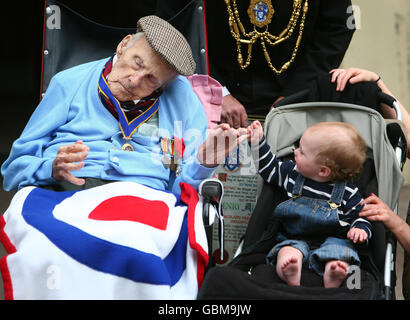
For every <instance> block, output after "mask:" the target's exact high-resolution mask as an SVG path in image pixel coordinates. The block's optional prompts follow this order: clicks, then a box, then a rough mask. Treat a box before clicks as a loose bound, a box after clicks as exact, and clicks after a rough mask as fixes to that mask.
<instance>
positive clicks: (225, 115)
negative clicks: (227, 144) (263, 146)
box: [221, 94, 248, 129]
mask: <svg viewBox="0 0 410 320" xmlns="http://www.w3.org/2000/svg"><path fill="white" fill-rule="evenodd" d="M221 123H227V124H229V126H230V127H232V128H235V129H238V128H240V127H242V128H246V127H247V126H248V115H247V113H246V110H245V108H244V106H243V105H242V104H241V103H240V102H239V101H238V100H236V99H235V97H234V96H232V95H231V94H228V95H226V96H225V97H223V100H222V112H221Z"/></svg>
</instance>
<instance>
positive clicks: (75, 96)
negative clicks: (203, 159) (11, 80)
mask: <svg viewBox="0 0 410 320" xmlns="http://www.w3.org/2000/svg"><path fill="white" fill-rule="evenodd" d="M107 60H108V59H103V60H99V61H94V62H89V63H86V64H82V65H79V66H76V67H73V68H71V69H68V70H65V71H62V72H60V73H58V74H56V75H55V76H54V77H53V79H52V80H51V82H50V85H49V87H48V89H47V92H46V94H45V96H44V98H43V99H42V101H41V103H40V104H39V105H38V107H37V109H36V110H35V111H34V113H33V115H32V116H31V118H30V120H29V122H28V123H27V125H26V127H25V129H24V131H23V132H22V134H21V136H20V137H19V138H18V139H17V140H16V141H15V142H14V143H13V146H12V149H11V152H10V155H9V158H8V159H7V160H6V161H5V162H4V163H3V165H2V167H1V174H2V175H3V177H4V189H5V190H6V191H9V190H12V189H15V188H22V187H24V186H28V185H48V184H52V183H55V182H56V181H55V180H54V179H53V178H52V163H53V161H54V159H55V157H56V154H57V150H58V148H59V147H60V146H63V145H69V144H72V143H74V142H75V141H77V140H80V139H81V140H83V142H84V144H86V145H88V146H89V147H90V151H89V153H88V157H87V158H86V159H85V161H84V162H85V166H84V168H82V169H81V170H78V171H72V174H73V175H75V176H77V177H94V178H99V179H106V180H117V181H135V182H139V183H141V184H144V185H147V186H150V187H153V188H156V189H160V190H169V191H172V192H174V193H176V194H179V193H180V188H179V182H186V183H188V184H190V185H192V186H193V187H195V188H197V186H198V184H199V183H200V181H201V180H203V179H205V178H208V177H209V176H211V175H212V173H213V169H210V168H206V167H203V166H202V165H200V164H199V163H198V162H197V160H196V152H197V148H198V147H199V145H200V144H201V143H202V142H203V140H204V138H205V137H206V133H207V122H206V116H205V112H204V110H203V107H202V105H201V102H200V101H199V99H198V97H197V96H196V94H195V93H194V91H193V90H192V88H191V86H190V84H189V82H188V81H187V79H185V78H184V77H182V76H179V77H177V79H176V80H175V81H173V82H172V83H171V84H169V85H168V86H167V87H166V89H165V91H164V93H163V94H162V95H161V96H160V98H159V111H158V126H159V129H157V130H155V132H154V133H153V135H151V136H146V135H142V134H140V133H138V132H136V133H134V135H133V136H132V140H131V144H132V145H133V147H134V149H135V151H134V152H129V151H122V150H121V146H122V145H123V144H124V142H125V140H124V139H123V136H122V133H121V131H120V127H119V124H118V121H117V120H116V119H115V118H114V117H113V116H112V115H111V114H110V113H109V111H108V110H107V109H106V108H105V107H104V105H103V104H102V102H101V100H100V98H99V95H98V79H99V76H100V74H101V72H102V69H103V67H104V65H105V63H106V62H107ZM174 136H175V137H179V138H181V137H182V138H183V139H184V142H185V146H186V148H185V152H184V157H183V162H182V165H181V173H180V174H179V175H178V176H177V177H175V174H174V173H173V172H172V171H170V169H167V168H165V167H164V165H163V163H162V162H161V159H162V157H163V155H162V153H161V151H160V147H159V140H160V137H167V138H172V137H174Z"/></svg>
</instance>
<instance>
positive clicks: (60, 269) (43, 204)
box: [0, 182, 208, 299]
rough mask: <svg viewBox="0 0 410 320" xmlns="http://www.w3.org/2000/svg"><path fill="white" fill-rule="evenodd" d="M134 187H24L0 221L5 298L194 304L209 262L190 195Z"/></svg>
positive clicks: (197, 203)
mask: <svg viewBox="0 0 410 320" xmlns="http://www.w3.org/2000/svg"><path fill="white" fill-rule="evenodd" d="M181 190H182V192H181V196H180V199H178V198H177V197H176V196H175V195H174V194H172V193H168V192H164V191H159V190H155V189H152V188H149V187H146V186H143V185H140V184H137V183H133V182H114V183H110V184H106V185H103V186H99V187H95V188H91V189H87V190H82V191H76V192H55V191H49V190H45V189H42V188H37V187H26V188H23V189H21V190H20V191H18V192H17V193H16V194H15V196H14V197H13V199H12V201H11V203H10V206H9V208H8V209H7V211H6V212H5V214H4V215H3V217H1V218H0V240H1V242H2V243H3V245H4V247H5V248H6V251H7V252H8V255H7V256H5V257H3V258H2V259H1V260H0V269H1V274H2V277H3V283H4V288H5V298H6V299H195V298H196V296H197V292H198V289H199V287H200V285H201V281H202V279H203V275H204V270H205V267H206V265H207V263H208V245H207V239H206V234H205V231H204V228H203V222H202V202H201V199H199V198H198V195H197V192H196V191H195V189H193V188H192V187H191V186H189V185H187V184H181Z"/></svg>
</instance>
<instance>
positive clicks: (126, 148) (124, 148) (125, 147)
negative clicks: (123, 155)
mask: <svg viewBox="0 0 410 320" xmlns="http://www.w3.org/2000/svg"><path fill="white" fill-rule="evenodd" d="M121 150H122V151H134V147H133V146H132V145H131V144H129V143H128V142H126V143H124V144H123V146H122V147H121Z"/></svg>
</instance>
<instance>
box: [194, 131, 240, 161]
mask: <svg viewBox="0 0 410 320" xmlns="http://www.w3.org/2000/svg"><path fill="white" fill-rule="evenodd" d="M247 138H248V133H247V130H246V129H240V130H236V129H234V128H231V127H230V126H229V125H228V124H226V123H222V124H220V125H218V126H216V127H215V128H213V129H210V130H209V132H208V137H207V139H206V140H205V142H204V143H203V144H202V145H201V146H200V147H199V149H198V154H197V158H198V161H199V162H200V163H201V164H202V165H203V166H205V167H209V168H211V167H215V166H217V165H218V164H221V163H224V162H225V158H226V157H227V156H228V155H229V153H230V152H231V151H232V150H233V149H235V148H236V147H237V146H238V145H239V144H240V143H241V142H242V141H244V140H246V139H247Z"/></svg>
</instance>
